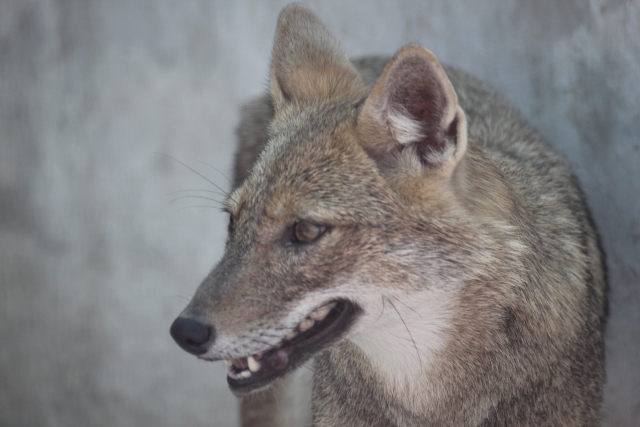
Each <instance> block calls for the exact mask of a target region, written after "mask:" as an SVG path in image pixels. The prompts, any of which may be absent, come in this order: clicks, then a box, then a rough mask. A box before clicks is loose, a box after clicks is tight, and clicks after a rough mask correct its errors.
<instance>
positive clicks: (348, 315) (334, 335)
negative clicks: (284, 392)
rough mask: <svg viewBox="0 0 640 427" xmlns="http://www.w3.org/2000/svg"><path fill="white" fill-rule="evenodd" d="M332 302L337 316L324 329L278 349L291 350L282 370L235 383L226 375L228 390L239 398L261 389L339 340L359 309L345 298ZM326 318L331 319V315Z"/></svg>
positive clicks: (296, 339) (353, 320) (352, 322)
mask: <svg viewBox="0 0 640 427" xmlns="http://www.w3.org/2000/svg"><path fill="white" fill-rule="evenodd" d="M335 301H336V303H337V305H336V308H335V309H334V310H336V309H337V310H336V311H337V314H334V315H333V318H332V319H330V320H329V322H327V324H326V326H324V327H323V328H322V329H320V330H319V331H316V332H314V333H313V334H312V335H310V336H308V337H304V336H299V337H296V338H294V339H293V340H292V341H291V342H290V343H288V344H287V345H286V346H283V347H281V348H280V349H279V350H282V349H284V350H287V349H290V351H288V355H289V363H288V364H287V366H286V367H285V368H284V369H283V370H281V371H276V370H273V371H270V372H267V373H266V374H265V376H264V378H262V379H257V380H255V379H253V378H251V377H250V378H247V379H239V380H238V379H233V378H231V377H229V376H227V383H228V384H229V388H230V389H231V391H232V392H233V393H234V394H236V395H238V396H243V395H245V394H247V393H250V392H252V391H254V390H256V389H259V388H262V387H264V386H266V385H268V384H270V383H271V382H273V381H275V380H276V379H278V378H280V377H282V376H284V375H286V374H287V373H289V372H292V371H294V370H295V369H297V368H299V367H300V366H301V365H303V364H304V363H306V362H307V361H308V360H309V359H311V357H313V355H315V354H316V353H318V352H320V351H322V350H324V349H325V348H327V347H329V346H330V345H332V344H334V343H335V342H336V341H338V340H339V339H340V338H342V337H343V336H344V335H345V334H346V333H347V332H348V331H349V329H351V327H352V326H353V324H354V323H355V320H356V318H357V317H358V315H359V314H360V312H361V309H360V307H358V306H357V305H356V304H354V303H353V302H351V301H348V300H346V299H337V300H335ZM329 316H331V314H330V315H329ZM269 351H272V350H268V351H267V353H268V352H269ZM247 380H248V381H247Z"/></svg>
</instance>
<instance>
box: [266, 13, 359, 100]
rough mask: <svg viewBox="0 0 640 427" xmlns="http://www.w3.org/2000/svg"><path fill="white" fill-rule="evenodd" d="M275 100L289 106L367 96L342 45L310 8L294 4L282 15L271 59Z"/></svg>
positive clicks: (272, 94) (271, 87)
mask: <svg viewBox="0 0 640 427" xmlns="http://www.w3.org/2000/svg"><path fill="white" fill-rule="evenodd" d="M270 78H271V82H270V89H271V97H272V99H273V103H274V107H275V109H276V112H277V110H278V109H279V108H280V107H281V106H282V105H283V104H285V103H294V104H297V105H303V104H306V103H309V102H310V101H312V100H316V99H336V98H341V99H345V100H346V99H350V98H353V95H354V92H357V93H359V94H360V96H362V93H366V89H365V87H364V83H363V82H362V79H361V78H360V76H359V75H358V72H357V71H356V69H355V68H354V66H353V65H352V64H351V62H350V61H349V58H347V55H346V54H345V53H344V51H343V50H342V48H341V47H340V45H339V44H338V41H337V40H336V39H335V38H334V37H333V36H332V35H331V33H329V31H328V30H327V29H326V28H325V26H324V25H323V24H322V22H320V20H319V19H318V18H317V17H316V16H315V15H314V14H313V12H311V11H310V10H309V9H307V8H306V7H304V6H302V5H300V4H291V5H289V6H287V7H285V8H284V9H283V10H282V12H281V13H280V18H279V19H278V27H277V29H276V36H275V41H274V46H273V56H272V59H271V76H270Z"/></svg>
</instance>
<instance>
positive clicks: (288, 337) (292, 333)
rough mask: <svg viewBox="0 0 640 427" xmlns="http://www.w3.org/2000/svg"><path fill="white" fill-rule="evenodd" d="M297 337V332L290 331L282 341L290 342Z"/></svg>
mask: <svg viewBox="0 0 640 427" xmlns="http://www.w3.org/2000/svg"><path fill="white" fill-rule="evenodd" d="M297 336H298V331H291V332H289V333H288V334H287V335H285V336H284V339H285V340H288V341H291V340H292V339H294V338H295V337H297Z"/></svg>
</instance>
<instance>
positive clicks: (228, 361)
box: [224, 360, 233, 366]
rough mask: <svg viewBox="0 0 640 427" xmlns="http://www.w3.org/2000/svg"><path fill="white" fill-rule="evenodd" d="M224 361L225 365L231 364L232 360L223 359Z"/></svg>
mask: <svg viewBox="0 0 640 427" xmlns="http://www.w3.org/2000/svg"><path fill="white" fill-rule="evenodd" d="M224 363H226V364H227V366H233V362H232V361H231V360H225V361H224Z"/></svg>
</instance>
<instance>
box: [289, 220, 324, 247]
mask: <svg viewBox="0 0 640 427" xmlns="http://www.w3.org/2000/svg"><path fill="white" fill-rule="evenodd" d="M326 229H327V227H325V226H322V225H319V224H316V223H313V222H311V221H305V220H303V221H300V222H298V223H296V224H295V225H294V226H293V241H294V242H295V243H309V242H312V241H314V240H315V239H317V238H318V237H320V236H321V235H322V233H324V232H325V231H326Z"/></svg>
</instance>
